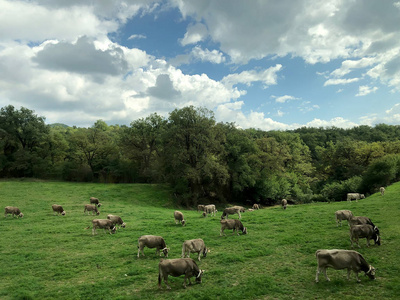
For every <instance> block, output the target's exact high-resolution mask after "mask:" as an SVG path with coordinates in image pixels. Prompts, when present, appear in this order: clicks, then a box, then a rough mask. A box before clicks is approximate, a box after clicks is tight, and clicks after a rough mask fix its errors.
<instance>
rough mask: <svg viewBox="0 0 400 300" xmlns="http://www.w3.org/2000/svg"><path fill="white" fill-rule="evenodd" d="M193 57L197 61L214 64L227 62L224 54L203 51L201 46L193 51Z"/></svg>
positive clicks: (216, 51)
mask: <svg viewBox="0 0 400 300" xmlns="http://www.w3.org/2000/svg"><path fill="white" fill-rule="evenodd" d="M192 56H193V57H194V58H195V59H200V60H201V61H208V62H211V63H214V64H220V63H223V62H225V57H224V54H223V53H221V52H219V51H218V50H212V51H210V50H208V49H205V50H203V49H201V47H200V46H196V47H194V48H193V49H192Z"/></svg>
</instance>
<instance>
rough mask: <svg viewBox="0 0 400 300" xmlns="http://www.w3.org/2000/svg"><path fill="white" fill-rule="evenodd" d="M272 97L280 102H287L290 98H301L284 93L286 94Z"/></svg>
mask: <svg viewBox="0 0 400 300" xmlns="http://www.w3.org/2000/svg"><path fill="white" fill-rule="evenodd" d="M271 98H274V99H275V101H276V102H278V103H285V102H287V101H290V100H298V99H299V98H296V97H293V96H289V95H284V96H280V97H278V96H271Z"/></svg>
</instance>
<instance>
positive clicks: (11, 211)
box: [4, 206, 24, 218]
mask: <svg viewBox="0 0 400 300" xmlns="http://www.w3.org/2000/svg"><path fill="white" fill-rule="evenodd" d="M8 214H12V216H13V217H14V215H15V216H17V218H18V217H19V218H23V217H24V214H23V213H22V212H21V211H20V210H19V208H18V207H14V206H6V207H5V208H4V217H5V218H7V215H8Z"/></svg>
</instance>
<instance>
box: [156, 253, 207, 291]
mask: <svg viewBox="0 0 400 300" xmlns="http://www.w3.org/2000/svg"><path fill="white" fill-rule="evenodd" d="M203 273H204V270H200V268H199V267H198V266H197V264H196V262H195V261H194V260H193V259H191V258H175V259H161V261H160V263H159V264H158V287H159V288H161V281H162V280H163V279H164V283H165V284H166V286H167V289H171V287H170V286H169V285H168V275H171V276H173V277H178V276H181V275H185V279H184V281H183V287H184V288H186V279H188V280H189V285H191V284H192V283H191V281H190V278H191V277H193V276H194V277H196V283H201V276H202V275H203Z"/></svg>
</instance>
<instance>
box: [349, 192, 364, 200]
mask: <svg viewBox="0 0 400 300" xmlns="http://www.w3.org/2000/svg"><path fill="white" fill-rule="evenodd" d="M364 198H365V196H364V194H360V193H348V194H347V201H350V202H351V200H356V202H358V200H359V199H364Z"/></svg>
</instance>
